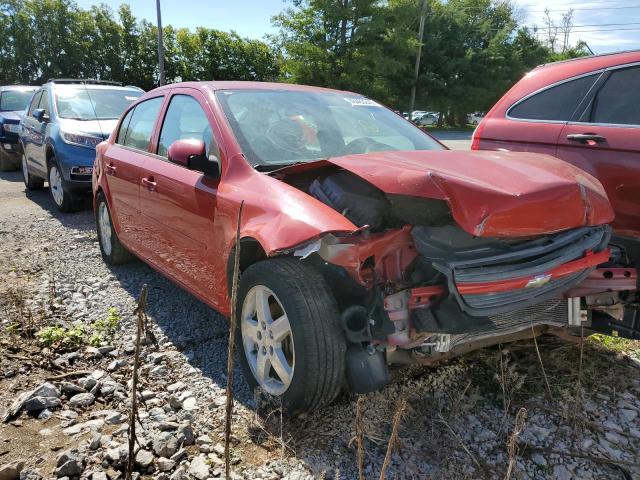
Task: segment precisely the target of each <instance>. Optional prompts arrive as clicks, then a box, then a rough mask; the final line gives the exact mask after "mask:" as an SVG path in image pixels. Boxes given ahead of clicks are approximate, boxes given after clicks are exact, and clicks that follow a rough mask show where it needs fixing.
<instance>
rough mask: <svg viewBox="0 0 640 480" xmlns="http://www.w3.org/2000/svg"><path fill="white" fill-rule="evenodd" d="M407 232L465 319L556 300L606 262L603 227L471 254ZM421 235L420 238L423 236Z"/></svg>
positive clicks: (608, 232) (486, 247) (416, 232)
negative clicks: (445, 283) (445, 281)
mask: <svg viewBox="0 0 640 480" xmlns="http://www.w3.org/2000/svg"><path fill="white" fill-rule="evenodd" d="M429 233H432V232H429V231H428V230H425V231H424V232H423V231H421V229H420V228H416V229H414V231H413V232H412V234H413V237H414V240H415V242H416V248H417V249H418V251H419V252H420V253H421V254H422V255H423V256H424V257H425V258H427V259H428V260H430V261H431V262H432V265H433V266H434V268H435V269H436V270H438V271H440V272H441V273H442V274H444V276H445V277H446V279H447V288H448V290H449V292H450V294H451V295H452V296H453V298H455V300H456V301H457V303H458V305H459V306H460V308H461V310H462V311H463V312H464V313H466V314H467V315H470V316H474V317H485V316H491V315H497V314H501V313H506V312H511V311H514V310H518V309H521V308H524V307H526V306H529V305H535V304H536V303H540V302H543V301H545V300H549V299H553V298H559V297H561V296H562V295H563V294H564V293H565V292H566V291H568V290H570V289H572V288H574V287H575V286H576V285H578V284H580V282H582V281H583V280H584V279H585V278H586V277H587V276H588V275H589V274H590V273H591V271H592V270H593V269H594V268H595V267H596V266H597V265H599V264H602V263H604V262H606V261H607V260H608V259H609V251H608V249H607V244H608V242H609V238H610V236H611V229H610V227H608V226H600V227H584V228H578V229H574V230H569V231H566V232H561V233H558V234H555V235H549V236H546V237H542V238H537V239H534V240H529V241H525V242H521V243H518V244H513V245H508V244H504V243H501V244H495V245H492V244H485V245H482V246H480V247H476V248H477V249H476V250H475V252H473V251H471V250H469V249H468V250H467V252H471V253H467V252H462V251H460V252H456V247H451V245H450V244H448V245H447V244H443V243H439V242H437V241H435V242H434V241H432V240H431V239H430V237H429V235H428V234H429ZM423 234H425V235H423Z"/></svg>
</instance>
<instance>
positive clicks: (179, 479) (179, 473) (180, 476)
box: [169, 467, 187, 480]
mask: <svg viewBox="0 0 640 480" xmlns="http://www.w3.org/2000/svg"><path fill="white" fill-rule="evenodd" d="M186 478H187V472H185V471H184V469H183V468H182V467H180V468H178V469H177V470H176V471H175V472H173V474H172V475H171V477H169V480H185V479H186Z"/></svg>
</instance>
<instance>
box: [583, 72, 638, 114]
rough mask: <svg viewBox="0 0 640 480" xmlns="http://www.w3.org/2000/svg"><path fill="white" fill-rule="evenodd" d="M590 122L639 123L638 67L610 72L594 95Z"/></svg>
mask: <svg viewBox="0 0 640 480" xmlns="http://www.w3.org/2000/svg"><path fill="white" fill-rule="evenodd" d="M591 122H592V123H612V124H619V125H640V67H633V68H626V69H624V70H616V71H614V72H613V73H612V74H611V76H610V77H609V79H608V80H607V83H605V84H604V86H603V87H602V88H601V89H600V91H599V92H598V94H597V96H596V99H595V102H594V106H593V110H592V114H591Z"/></svg>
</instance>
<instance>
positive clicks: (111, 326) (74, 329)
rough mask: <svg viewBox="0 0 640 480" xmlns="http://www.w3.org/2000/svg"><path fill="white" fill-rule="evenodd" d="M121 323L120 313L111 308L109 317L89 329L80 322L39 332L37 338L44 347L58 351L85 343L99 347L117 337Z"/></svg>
mask: <svg viewBox="0 0 640 480" xmlns="http://www.w3.org/2000/svg"><path fill="white" fill-rule="evenodd" d="M121 321H122V318H121V317H120V314H119V313H118V311H117V310H116V309H115V308H110V309H109V310H108V311H107V316H106V317H105V318H101V319H99V320H96V321H95V322H93V323H92V324H91V326H90V327H89V329H87V328H86V327H85V326H84V325H82V324H81V323H79V322H75V323H73V324H71V326H69V327H63V326H61V325H52V326H48V327H44V328H41V329H40V330H38V331H37V332H36V338H37V339H38V340H39V341H40V343H41V344H42V345H43V346H45V347H50V348H56V349H65V348H73V347H79V346H80V345H83V344H85V343H88V344H89V345H92V346H94V347H98V346H100V345H101V344H102V343H103V342H105V341H108V340H110V339H111V338H112V337H113V336H114V335H115V333H116V331H117V330H118V327H119V326H120V322H121ZM87 335H88V336H87Z"/></svg>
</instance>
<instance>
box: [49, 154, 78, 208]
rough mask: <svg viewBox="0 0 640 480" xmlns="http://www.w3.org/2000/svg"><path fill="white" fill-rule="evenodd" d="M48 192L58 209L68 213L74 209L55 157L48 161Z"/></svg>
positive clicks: (73, 203)
mask: <svg viewBox="0 0 640 480" xmlns="http://www.w3.org/2000/svg"><path fill="white" fill-rule="evenodd" d="M49 193H50V194H51V199H52V200H53V203H55V204H56V207H58V210H60V211H61V212H64V213H69V212H73V211H74V210H76V203H75V201H74V198H73V194H72V193H71V192H70V191H69V190H67V189H66V188H64V182H63V181H62V171H61V170H60V167H59V166H58V164H57V162H56V159H55V158H52V159H51V160H50V161H49Z"/></svg>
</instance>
